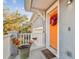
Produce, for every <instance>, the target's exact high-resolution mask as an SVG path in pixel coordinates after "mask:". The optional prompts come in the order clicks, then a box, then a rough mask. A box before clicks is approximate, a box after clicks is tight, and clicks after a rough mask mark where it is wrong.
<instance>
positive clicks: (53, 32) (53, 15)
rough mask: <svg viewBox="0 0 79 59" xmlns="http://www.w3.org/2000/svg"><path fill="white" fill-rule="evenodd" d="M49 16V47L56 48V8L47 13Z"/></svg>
mask: <svg viewBox="0 0 79 59" xmlns="http://www.w3.org/2000/svg"><path fill="white" fill-rule="evenodd" d="M49 17H50V47H52V48H55V49H57V31H58V30H57V26H58V24H57V8H55V9H53V10H52V11H51V12H50V13H49Z"/></svg>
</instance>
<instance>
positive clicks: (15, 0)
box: [3, 0, 33, 19]
mask: <svg viewBox="0 0 79 59" xmlns="http://www.w3.org/2000/svg"><path fill="white" fill-rule="evenodd" d="M3 7H4V8H6V7H8V8H9V9H10V10H11V11H16V10H17V9H18V11H19V12H20V13H21V14H24V15H27V17H28V18H29V19H30V18H31V16H32V14H33V13H32V12H27V11H25V10H24V0H3Z"/></svg>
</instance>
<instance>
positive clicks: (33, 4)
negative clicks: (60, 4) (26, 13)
mask: <svg viewBox="0 0 79 59" xmlns="http://www.w3.org/2000/svg"><path fill="white" fill-rule="evenodd" d="M55 1H56V0H26V2H25V9H26V10H30V9H38V10H47V9H48V8H49V7H50V6H51V4H52V3H54V2H55Z"/></svg>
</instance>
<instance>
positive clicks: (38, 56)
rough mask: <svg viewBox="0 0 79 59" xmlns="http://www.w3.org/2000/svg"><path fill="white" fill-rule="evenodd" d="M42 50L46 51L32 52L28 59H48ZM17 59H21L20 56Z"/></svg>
mask: <svg viewBox="0 0 79 59" xmlns="http://www.w3.org/2000/svg"><path fill="white" fill-rule="evenodd" d="M42 49H44V48H41V49H36V50H33V51H30V55H29V58H28V59H46V57H45V56H44V55H43V53H42V52H41V50H42ZM15 59H20V57H19V55H18V56H17V57H16V58H15ZM52 59H57V58H56V57H55V58H52Z"/></svg>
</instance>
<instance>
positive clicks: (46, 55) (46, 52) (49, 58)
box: [42, 49, 56, 59]
mask: <svg viewBox="0 0 79 59" xmlns="http://www.w3.org/2000/svg"><path fill="white" fill-rule="evenodd" d="M42 53H43V54H44V55H45V57H46V59H51V58H54V57H56V56H55V55H54V54H53V53H52V52H51V51H49V50H48V49H44V50H42Z"/></svg>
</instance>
